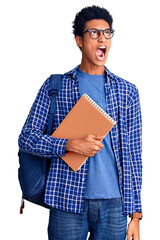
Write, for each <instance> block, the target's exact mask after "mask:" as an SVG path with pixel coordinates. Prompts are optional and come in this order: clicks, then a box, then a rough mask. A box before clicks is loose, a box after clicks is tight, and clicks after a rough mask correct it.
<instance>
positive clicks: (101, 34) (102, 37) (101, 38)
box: [98, 31, 106, 42]
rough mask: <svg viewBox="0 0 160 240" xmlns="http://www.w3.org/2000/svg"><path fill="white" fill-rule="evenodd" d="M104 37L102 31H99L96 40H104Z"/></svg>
mask: <svg viewBox="0 0 160 240" xmlns="http://www.w3.org/2000/svg"><path fill="white" fill-rule="evenodd" d="M105 39H106V38H105V36H104V34H103V32H102V31H100V36H99V38H98V40H99V41H103V42H104V41H105Z"/></svg>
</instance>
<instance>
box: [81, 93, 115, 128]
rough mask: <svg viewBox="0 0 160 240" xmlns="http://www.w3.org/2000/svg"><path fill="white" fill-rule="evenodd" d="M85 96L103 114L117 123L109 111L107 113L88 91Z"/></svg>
mask: <svg viewBox="0 0 160 240" xmlns="http://www.w3.org/2000/svg"><path fill="white" fill-rule="evenodd" d="M83 96H84V97H85V98H86V99H87V100H88V101H89V102H90V103H91V104H92V105H93V106H94V107H96V108H97V109H98V110H99V111H100V112H101V113H102V114H103V115H105V116H106V117H107V118H108V119H109V120H110V121H111V122H113V123H114V124H116V121H115V120H114V119H113V118H112V117H111V116H109V114H108V113H106V112H105V111H104V110H103V109H102V108H101V107H100V106H99V105H98V104H97V103H96V102H95V101H94V100H93V99H92V98H91V97H90V96H88V95H87V93H85V94H83Z"/></svg>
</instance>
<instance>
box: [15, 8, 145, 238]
mask: <svg viewBox="0 0 160 240" xmlns="http://www.w3.org/2000/svg"><path fill="white" fill-rule="evenodd" d="M73 29H74V35H75V39H76V43H77V45H78V47H79V48H80V50H81V52H82V61H81V64H80V65H79V66H77V67H76V68H75V69H73V70H72V71H70V72H68V73H65V74H64V77H63V82H62V87H61V89H60V91H59V93H58V96H57V100H56V101H57V102H56V103H57V105H56V106H57V108H56V113H55V116H54V127H53V131H54V130H55V129H56V128H57V127H58V125H59V124H60V123H61V122H62V120H63V119H64V118H65V116H66V115H67V114H68V113H69V111H70V110H71V109H72V107H73V106H74V105H75V103H76V102H77V101H78V99H79V98H80V96H82V95H83V94H84V93H87V94H88V95H89V96H90V97H91V98H92V99H93V100H95V101H96V102H97V103H98V104H99V105H100V106H101V107H102V108H103V109H104V110H105V111H106V112H107V113H109V115H110V116H111V117H112V118H113V119H114V120H116V122H117V123H116V125H115V126H114V127H113V128H112V130H111V131H110V132H109V133H108V134H107V135H106V136H105V138H104V139H103V137H104V136H95V135H92V134H91V135H88V136H86V137H84V138H82V139H65V138H64V139H57V138H53V137H51V136H48V135H46V134H44V130H45V128H46V125H47V120H48V112H49V108H50V98H49V81H48V79H47V80H46V81H45V83H44V84H43V86H42V87H41V89H40V91H39V93H38V95H37V98H36V100H35V102H34V104H33V106H32V109H31V111H30V114H29V116H28V118H27V120H26V122H25V125H24V127H23V129H22V132H21V134H20V137H19V146H20V149H21V150H22V151H23V150H24V151H29V152H31V153H33V154H37V155H41V156H45V157H49V158H52V162H51V166H50V170H49V174H48V179H47V184H46V192H45V198H44V201H45V203H47V204H48V205H50V206H51V210H50V218H49V226H48V236H49V239H50V240H53V239H56V240H76V239H78V240H85V239H87V234H88V232H90V238H89V239H91V240H105V239H106V240H109V239H114V240H124V239H125V237H126V228H127V215H131V217H132V218H131V221H130V223H129V225H128V230H127V240H130V239H131V238H133V239H134V240H139V239H140V237H139V219H140V218H141V212H142V209H141V182H142V161H141V152H142V146H141V129H142V124H141V109H140V102H139V94H138V90H137V88H136V86H135V85H134V84H132V83H130V82H128V81H126V80H123V79H122V78H120V77H117V76H116V75H114V74H113V73H111V72H110V71H109V70H108V69H107V68H106V67H105V62H106V60H107V57H108V53H109V50H110V47H111V38H112V37H113V33H114V31H113V29H112V17H111V15H110V14H109V12H108V11H107V10H106V9H104V8H100V7H96V6H92V7H87V8H84V9H82V10H81V11H80V12H79V13H78V14H77V15H76V18H75V20H74V22H73ZM102 139H103V140H102ZM101 141H102V142H101ZM66 151H73V152H77V153H80V154H83V155H86V156H87V157H88V159H87V161H86V162H85V163H84V164H83V166H82V167H81V168H80V170H78V171H77V172H73V170H72V169H70V168H69V167H68V165H67V164H66V163H65V162H64V161H63V160H62V159H61V156H64V155H65V153H66Z"/></svg>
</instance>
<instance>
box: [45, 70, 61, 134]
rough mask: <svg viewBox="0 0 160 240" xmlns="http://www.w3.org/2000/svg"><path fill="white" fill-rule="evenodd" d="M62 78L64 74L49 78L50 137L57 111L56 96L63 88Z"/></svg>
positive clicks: (48, 129)
mask: <svg viewBox="0 0 160 240" xmlns="http://www.w3.org/2000/svg"><path fill="white" fill-rule="evenodd" d="M62 78H63V75H62V74H53V75H51V76H50V77H49V84H50V97H51V106H50V111H49V119H48V126H47V134H48V135H51V134H52V128H53V118H54V114H55V111H56V96H57V94H58V91H59V89H60V88H61V85H62Z"/></svg>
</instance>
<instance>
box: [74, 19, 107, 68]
mask: <svg viewBox="0 0 160 240" xmlns="http://www.w3.org/2000/svg"><path fill="white" fill-rule="evenodd" d="M91 28H97V29H98V30H104V29H107V28H110V27H109V24H108V23H107V22H106V21H105V20H103V19H94V20H91V21H87V22H86V27H85V29H84V31H86V30H89V29H91ZM76 42H77V45H78V46H80V47H81V50H82V62H83V64H88V65H90V66H91V65H92V66H93V65H94V66H99V67H101V66H104V64H105V62H106V60H107V57H108V52H109V50H110V47H111V39H106V38H105V37H104V35H103V33H102V32H101V34H100V37H99V38H98V39H92V38H91V37H90V36H89V32H86V33H84V38H83V39H82V38H81V37H79V36H76ZM100 47H105V50H103V49H102V50H103V51H102V50H100V49H99V48H100ZM103 52H104V54H103Z"/></svg>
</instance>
